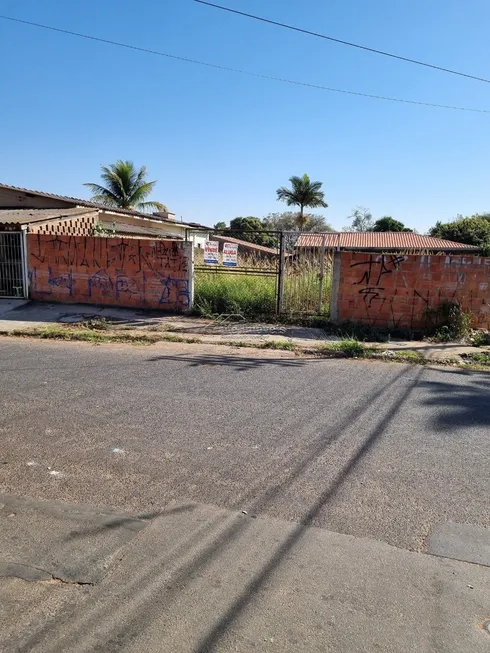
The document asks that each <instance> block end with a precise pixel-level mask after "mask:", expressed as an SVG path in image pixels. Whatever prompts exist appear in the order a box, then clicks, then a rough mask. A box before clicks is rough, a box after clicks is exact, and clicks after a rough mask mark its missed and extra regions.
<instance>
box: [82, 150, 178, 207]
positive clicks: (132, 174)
mask: <svg viewBox="0 0 490 653" xmlns="http://www.w3.org/2000/svg"><path fill="white" fill-rule="evenodd" d="M101 170H102V174H101V177H102V180H103V181H104V182H105V186H102V185H100V184H93V183H86V184H84V186H87V188H90V190H91V191H92V198H91V199H92V201H93V202H99V203H100V204H105V205H106V206H112V207H117V208H120V209H135V210H138V211H165V210H166V207H165V205H164V204H161V203H160V202H150V201H147V199H146V198H147V197H148V196H149V195H151V193H152V192H153V188H154V187H155V184H156V183H157V182H156V181H148V180H147V176H148V173H147V171H146V166H141V168H139V169H138V168H136V167H135V165H134V163H133V162H132V161H121V160H118V161H116V163H111V164H109V165H108V166H101Z"/></svg>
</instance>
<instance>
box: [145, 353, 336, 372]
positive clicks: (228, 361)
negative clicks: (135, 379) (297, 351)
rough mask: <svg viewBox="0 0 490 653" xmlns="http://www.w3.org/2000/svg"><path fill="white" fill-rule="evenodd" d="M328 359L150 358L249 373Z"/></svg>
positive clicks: (150, 359) (172, 356)
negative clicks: (264, 368) (266, 368)
mask: <svg viewBox="0 0 490 653" xmlns="http://www.w3.org/2000/svg"><path fill="white" fill-rule="evenodd" d="M326 360H327V359H322V358H299V357H298V358H279V357H277V358H274V357H272V356H271V357H270V358H266V357H263V358H258V357H255V356H254V357H248V356H234V355H233V354H195V355H188V354H181V355H171V354H166V355H165V354H164V355H162V356H154V357H152V358H148V359H147V361H148V362H150V363H158V362H160V361H177V362H179V363H187V364H188V365H189V366H190V367H213V366H218V367H230V368H232V369H234V370H236V371H237V372H247V371H248V370H253V369H256V368H258V367H263V366H264V365H277V366H279V367H303V366H304V365H309V364H310V363H319V362H326Z"/></svg>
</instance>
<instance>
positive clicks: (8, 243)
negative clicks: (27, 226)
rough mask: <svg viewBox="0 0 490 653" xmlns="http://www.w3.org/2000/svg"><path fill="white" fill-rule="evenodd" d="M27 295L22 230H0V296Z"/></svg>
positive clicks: (16, 296) (21, 296) (18, 296)
mask: <svg viewBox="0 0 490 653" xmlns="http://www.w3.org/2000/svg"><path fill="white" fill-rule="evenodd" d="M1 297H8V298H19V299H21V298H23V297H27V268H26V256H25V241H24V232H22V231H1V232H0V298H1Z"/></svg>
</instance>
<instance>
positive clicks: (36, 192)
mask: <svg viewBox="0 0 490 653" xmlns="http://www.w3.org/2000/svg"><path fill="white" fill-rule="evenodd" d="M0 188H4V189H6V190H13V191H18V192H20V193H27V194H29V195H38V196H39V197H45V198H48V199H53V200H58V201H61V202H69V203H72V204H76V205H77V206H88V207H91V208H94V209H100V210H103V211H111V212H113V213H123V214H125V215H133V216H136V217H140V218H152V219H153V220H158V221H160V222H165V223H169V224H180V225H182V226H184V227H191V228H193V229H197V228H199V229H209V227H206V226H204V225H200V224H197V223H195V222H177V221H176V220H168V219H165V218H162V217H159V216H156V215H153V214H151V213H142V212H141V211H134V210H133V209H120V208H118V207H115V206H114V207H112V206H107V205H106V204H99V203H98V202H92V201H91V200H84V199H80V198H79V197H70V196H69V195H56V194H54V193H45V192H43V191H39V190H31V189H30V188H21V187H20V186H9V185H8V184H0Z"/></svg>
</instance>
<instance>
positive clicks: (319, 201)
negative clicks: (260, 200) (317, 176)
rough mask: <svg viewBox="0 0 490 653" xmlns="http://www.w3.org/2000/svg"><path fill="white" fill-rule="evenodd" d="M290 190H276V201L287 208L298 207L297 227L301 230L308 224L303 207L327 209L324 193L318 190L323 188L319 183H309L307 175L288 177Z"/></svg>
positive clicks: (283, 188)
mask: <svg viewBox="0 0 490 653" xmlns="http://www.w3.org/2000/svg"><path fill="white" fill-rule="evenodd" d="M289 181H290V182H291V186H292V188H285V187H284V186H283V187H282V188H278V189H277V191H276V192H277V199H278V200H280V201H281V202H286V204H287V205H288V206H299V214H298V218H297V219H298V227H299V228H300V229H303V228H304V227H305V225H306V223H307V222H308V216H305V207H311V208H317V207H319V206H322V207H323V208H327V206H328V204H327V203H326V202H325V200H324V197H325V193H324V192H323V191H322V190H320V189H321V187H322V186H323V184H322V182H321V181H311V180H310V178H309V177H308V175H306V174H305V175H303V176H302V177H294V176H293V177H290V179H289Z"/></svg>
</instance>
